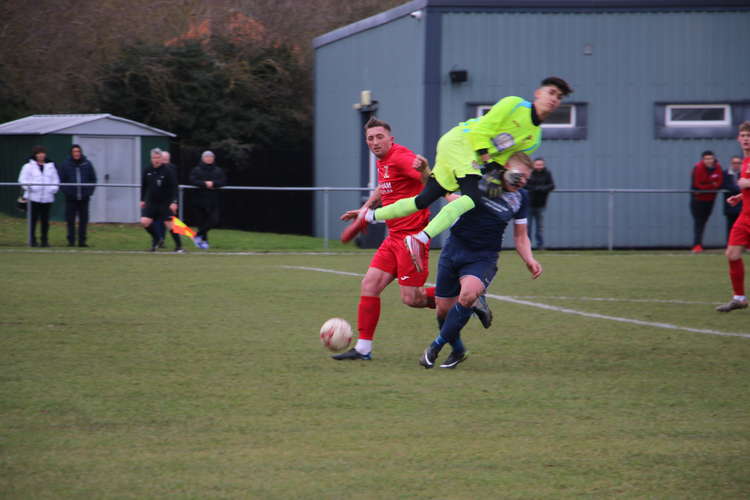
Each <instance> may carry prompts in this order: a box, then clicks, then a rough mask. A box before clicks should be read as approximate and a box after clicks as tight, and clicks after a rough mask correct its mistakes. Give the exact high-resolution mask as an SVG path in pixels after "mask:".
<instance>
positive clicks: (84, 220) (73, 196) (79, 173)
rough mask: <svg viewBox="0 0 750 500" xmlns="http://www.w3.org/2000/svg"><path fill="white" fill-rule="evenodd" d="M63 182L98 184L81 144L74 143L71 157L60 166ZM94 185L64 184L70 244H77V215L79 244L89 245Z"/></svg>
mask: <svg viewBox="0 0 750 500" xmlns="http://www.w3.org/2000/svg"><path fill="white" fill-rule="evenodd" d="M59 173H60V182H61V183H77V184H96V171H95V170H94V165H92V163H91V162H90V161H89V160H88V159H87V158H86V157H85V156H84V155H83V151H82V150H81V146H79V145H78V144H73V146H72V147H71V148H70V158H68V159H67V160H65V161H64V162H63V164H62V166H61V167H60V172H59ZM94 189H95V188H94V186H62V192H63V194H64V195H65V220H66V221H67V223H68V246H69V247H72V246H75V244H76V238H75V235H76V217H78V246H79V247H87V246H88V245H87V244H86V226H87V224H88V223H89V199H90V198H91V195H92V194H94Z"/></svg>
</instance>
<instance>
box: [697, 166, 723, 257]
mask: <svg viewBox="0 0 750 500" xmlns="http://www.w3.org/2000/svg"><path fill="white" fill-rule="evenodd" d="M723 180H724V173H723V171H722V170H721V165H719V162H718V161H717V160H716V155H714V153H713V151H704V152H703V154H701V161H699V162H698V163H696V164H695V166H693V173H692V184H691V186H690V189H692V190H693V191H713V190H718V189H721V186H722V184H723ZM716 194H717V193H698V192H696V193H692V194H691V195H690V213H691V214H692V216H693V250H692V251H693V253H701V252H702V251H703V232H704V231H705V229H706V223H707V222H708V218H709V217H710V216H711V212H712V211H713V209H714V201H716Z"/></svg>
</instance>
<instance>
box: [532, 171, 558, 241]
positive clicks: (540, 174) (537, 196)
mask: <svg viewBox="0 0 750 500" xmlns="http://www.w3.org/2000/svg"><path fill="white" fill-rule="evenodd" d="M554 189H555V181H553V180H552V173H551V172H550V171H549V170H547V168H546V167H545V164H544V158H541V157H540V158H536V159H535V160H534V170H533V171H532V172H531V177H529V180H528V182H527V183H526V190H527V191H528V192H529V218H528V230H529V239H531V233H532V227H533V226H534V224H535V222H536V231H535V233H536V234H535V238H536V249H537V250H544V210H545V208H546V207H547V196H549V194H550V192H551V191H554Z"/></svg>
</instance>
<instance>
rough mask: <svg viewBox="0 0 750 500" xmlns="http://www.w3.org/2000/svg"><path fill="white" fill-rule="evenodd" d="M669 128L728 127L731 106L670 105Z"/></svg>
mask: <svg viewBox="0 0 750 500" xmlns="http://www.w3.org/2000/svg"><path fill="white" fill-rule="evenodd" d="M664 112H665V116H664V122H665V124H666V125H667V127H727V126H729V125H730V124H731V116H732V113H731V107H730V106H729V104H668V105H667V106H666V108H665V111H664Z"/></svg>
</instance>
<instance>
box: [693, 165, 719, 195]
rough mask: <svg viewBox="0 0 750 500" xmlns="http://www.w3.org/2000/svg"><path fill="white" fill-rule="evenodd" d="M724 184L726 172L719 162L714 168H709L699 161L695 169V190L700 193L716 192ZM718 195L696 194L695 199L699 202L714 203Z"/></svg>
mask: <svg viewBox="0 0 750 500" xmlns="http://www.w3.org/2000/svg"><path fill="white" fill-rule="evenodd" d="M723 182H724V172H723V171H722V170H721V165H719V162H718V161H717V162H716V163H714V168H708V167H707V166H706V164H705V163H703V161H699V162H698V163H696V164H695V166H694V167H693V189H696V190H699V191H715V190H717V189H721V186H722V184H723ZM716 194H717V193H694V194H693V197H694V198H695V199H696V200H698V201H714V199H716Z"/></svg>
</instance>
